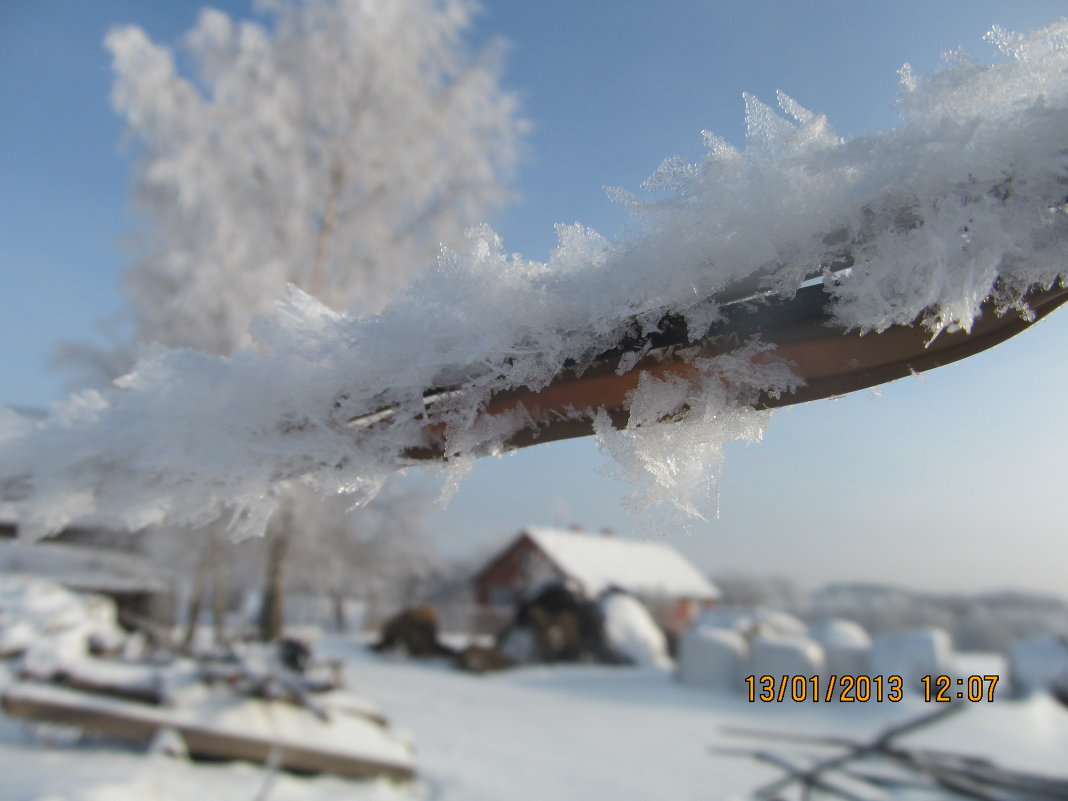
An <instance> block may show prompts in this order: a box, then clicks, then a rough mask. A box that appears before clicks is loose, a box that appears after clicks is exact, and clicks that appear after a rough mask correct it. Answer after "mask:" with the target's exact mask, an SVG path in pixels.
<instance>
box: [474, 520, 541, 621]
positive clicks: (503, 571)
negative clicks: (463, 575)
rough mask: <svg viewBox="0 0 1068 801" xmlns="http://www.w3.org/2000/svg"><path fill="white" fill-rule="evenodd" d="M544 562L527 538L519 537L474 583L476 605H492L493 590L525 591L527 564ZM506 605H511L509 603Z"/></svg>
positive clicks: (538, 551)
mask: <svg viewBox="0 0 1068 801" xmlns="http://www.w3.org/2000/svg"><path fill="white" fill-rule="evenodd" d="M535 559H537V560H540V561H542V562H544V561H545V557H544V556H543V555H542V553H541V551H540V549H539V548H538V547H537V546H536V545H535V544H534V543H533V541H532V540H531V539H530V538H529V537H521V538H520V539H519V540H518V541H517V542H516V543H515V544H514V545H512V547H511V548H509V549H508V550H507V551H505V552H504V553H503V554H501V555H500V556H499V557H497V559H496V560H495V561H494V562H493V563H492V564H491V565H490V566H489V567H488V568H486V570H485V571H483V573H482V575H481V576H479V578H478V580H477V581H476V583H475V601H476V603H479V604H482V605H485V606H490V605H492V604H493V603H494V588H500V591H501V592H502V593H503V592H508V593H512V594H513V595H512V598H511V600H514V593H515V592H522V591H523V590H525V589H526V586H525V585H526V583H527V580H528V578H529V575H528V571H529V564H530V562H531V561H532V560H535ZM508 603H511V601H509V602H508Z"/></svg>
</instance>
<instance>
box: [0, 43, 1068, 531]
mask: <svg viewBox="0 0 1068 801" xmlns="http://www.w3.org/2000/svg"><path fill="white" fill-rule="evenodd" d="M992 39H993V41H994V43H995V44H996V45H997V46H998V47H999V48H1000V49H1001V50H1002V52H1003V54H1004V58H1003V60H1001V61H999V62H997V63H994V64H985V65H984V64H977V63H972V62H969V61H966V60H963V59H959V58H958V59H956V60H955V61H953V62H952V63H951V64H949V65H948V66H947V67H946V68H945V69H943V70H942V71H941V72H939V73H937V74H935V75H932V76H930V77H929V78H925V79H920V78H916V77H915V76H913V75H912V74H911V73H910V72H909V71H908V70H905V71H904V75H905V81H904V88H903V94H902V97H901V99H900V100H899V109H900V112H901V115H902V118H903V121H902V124H901V126H900V127H899V128H897V129H896V130H894V131H891V132H889V133H887V134H884V135H878V136H869V137H862V138H858V139H854V140H848V141H846V140H842V139H841V138H839V137H838V136H837V135H836V134H835V133H834V131H833V129H832V128H831V127H830V124H829V123H828V121H827V120H826V119H825V118H823V117H821V116H819V115H817V114H813V113H811V112H808V111H806V110H804V109H802V108H801V107H800V106H799V105H798V104H796V103H795V102H794V101H792V100H790V99H789V98H786V97H784V96H783V97H780V107H781V108H782V110H783V112H784V114H785V115H786V116H785V117H784V116H780V115H779V114H778V113H776V112H774V111H773V110H771V109H770V108H769V107H767V106H765V105H763V104H761V103H759V102H758V101H756V100H754V99H749V100H748V101H747V115H748V121H749V130H750V134H749V141H748V143H747V146H746V148H745V149H744V150H736V149H734V148H732V147H730V146H728V145H726V144H725V143H723V142H722V141H720V140H718V139H716V138H714V137H712V136H708V137H707V139H708V143H709V152H708V154H707V155H706V156H705V158H704V159H702V160H701V161H700V162H699V163H698V164H685V163H683V162H682V161H681V160H678V159H672V160H668V161H666V162H665V163H664V164H663V165H662V166H661V168H660V169H659V170H658V171H657V173H656V174H655V175H654V177H653V179H651V185H654V186H655V187H656V188H660V189H662V188H665V187H670V188H672V189H674V190H675V192H676V194H675V195H674V196H673V197H671V198H670V199H668V200H666V201H662V202H657V203H652V204H638V202H637V201H633V200H632V201H631V202H633V203H635V204H636V208H637V209H638V210H639V211H640V214H641V216H642V217H643V218H644V219H645V220H646V223H645V226H644V228H643V230H642V231H641V233H640V234H638V235H636V236H634V237H633V238H631V239H630V240H627V241H622V242H608V241H606V240H604V239H603V238H601V237H600V236H598V235H597V234H595V233H594V232H591V231H588V230H586V229H584V228H582V227H581V226H572V227H561V228H560V245H559V247H558V248H557V249H556V250H555V251H554V252H553V253H552V255H551V257H550V258H549V260H548V262H546V263H539V262H532V261H526V260H523V259H520V258H517V257H513V256H509V255H507V254H506V252H505V250H504V247H503V245H502V243H501V242H500V241H499V239H498V238H497V237H496V235H494V234H493V233H492V231H489V230H488V229H486V228H481V229H475V230H474V231H473V232H472V234H471V236H470V241H469V243H468V245H467V246H466V248H465V249H460V250H456V249H454V250H446V251H444V252H443V253H442V255H441V256H440V258H439V259H438V262H437V265H436V266H435V267H434V268H433V269H432V270H430V271H429V272H428V273H427V274H425V275H424V276H422V277H421V278H420V279H419V280H418V281H416V283H415V284H414V285H413V286H412V287H411V288H410V289H409V290H408V291H406V292H405V293H404V294H402V295H400V296H398V297H397V298H395V300H394V301H393V302H392V303H391V304H390V305H389V306H388V307H387V308H386V309H384V310H383V311H382V313H381V314H379V315H377V316H360V315H357V314H345V313H340V312H336V311H333V310H331V309H330V308H328V307H326V306H324V305H323V304H321V303H319V302H318V301H316V300H315V299H313V298H311V297H310V296H308V295H306V294H304V293H302V292H300V291H298V290H293V291H292V292H291V295H290V297H289V299H288V300H287V301H285V302H284V303H282V304H281V305H280V306H279V307H278V308H277V310H276V311H275V312H274V313H273V314H271V315H269V316H263V317H259V318H257V319H256V320H255V321H254V323H253V325H252V326H251V328H250V336H251V338H252V341H253V342H254V343H255V347H254V348H250V349H245V350H240V351H237V352H235V353H234V354H233V355H232V356H229V357H221V356H212V355H207V354H204V353H199V352H196V351H192V350H183V349H179V350H163V349H160V350H157V351H156V352H154V353H152V354H149V355H147V356H146V357H145V358H144V359H142V361H141V362H139V363H138V365H137V366H136V368H135V369H134V370H133V371H132V372H131V373H130V374H129V375H127V376H125V377H123V378H122V379H120V380H119V381H118V382H116V384H115V386H114V387H112V388H110V389H108V390H106V391H101V392H91V393H86V394H83V395H80V396H76V397H75V398H72V399H71V400H70V401H68V402H67V403H66V404H63V405H61V406H59V407H57V408H56V409H55V410H54V413H53V415H52V416H51V417H50V418H49V419H47V420H45V421H40V422H32V421H22V420H18V419H15V418H14V417H13V416H12V415H9V416H8V419H7V421H6V424H5V427H4V428H3V429H2V430H3V432H4V433H3V434H2V435H0V436H2V440H0V441H2V452H0V453H2V455H0V460H2V461H0V476H2V477H3V481H4V486H5V487H6V488H7V489H6V490H5V492H6V493H7V495H8V496H9V498H11V499H13V500H14V502H15V503H16V505H17V506H18V509H19V513H20V516H21V517H22V519H23V520H24V521H26V522H27V523H29V524H31V525H33V526H36V528H37V530H53V529H55V528H58V527H59V526H62V525H64V524H65V523H66V522H68V521H70V520H73V519H76V518H95V519H99V520H104V521H108V522H115V521H121V522H122V523H124V524H126V525H129V526H134V527H138V526H142V525H146V524H148V523H154V522H157V521H160V520H164V519H181V520H198V519H205V518H207V517H210V516H212V515H214V514H216V513H217V511H218V509H219V508H221V507H223V506H226V507H231V508H237V509H239V510H241V512H240V514H239V515H238V516H237V518H236V520H235V525H236V526H237V527H239V528H247V529H250V530H255V529H258V528H261V527H262V524H263V521H264V520H265V519H266V518H267V516H269V513H270V510H271V508H272V504H273V501H272V494H271V493H272V488H273V487H275V486H276V485H277V484H278V483H279V482H307V483H312V484H314V485H315V486H317V487H319V488H320V490H321V491H323V492H327V493H333V492H347V493H353V494H354V496H355V498H356V499H357V500H360V499H366V498H369V497H371V496H373V494H374V492H375V491H376V489H377V488H378V487H379V486H380V485H381V483H382V482H383V481H384V480H385V478H386V477H387V476H388V475H390V474H391V473H392V472H394V471H395V470H397V469H398V468H400V467H403V466H405V465H406V464H409V463H410V462H409V460H408V458H407V457H406V454H408V453H410V452H411V450H412V449H418V448H420V447H423V446H425V445H426V437H427V436H428V433H427V426H426V423H427V405H426V400H425V397H424V396H425V395H426V394H427V393H428V392H430V391H431V390H434V389H438V388H442V387H449V388H453V390H455V391H454V392H453V393H452V394H449V395H447V396H444V395H443V396H440V397H439V402H437V403H436V405H435V410H434V424H435V426H436V429H435V430H436V436H440V437H442V438H443V440H444V442H445V443H446V447H445V453H446V454H447V456H448V459H449V463H450V464H451V465H452V466H453V467H454V468H455V469H456V470H459V471H461V472H462V470H463V469H464V467H465V465H467V464H469V462H470V460H471V459H473V458H476V457H478V456H481V455H484V454H486V453H493V452H495V451H497V450H499V449H500V448H501V447H502V446H503V443H504V442H506V441H507V440H508V438H509V437H510V436H512V434H514V432H515V430H516V428H517V427H519V426H522V425H524V420H523V419H522V410H520V409H517V410H515V411H514V412H513V413H511V414H510V415H506V416H502V417H497V418H493V417H489V418H488V417H486V416H485V415H483V414H481V413H480V412H481V410H482V409H484V408H485V407H486V405H487V403H488V402H489V400H490V399H491V398H492V397H493V396H494V395H495V394H496V393H501V392H507V391H509V390H513V389H516V388H519V387H526V388H528V389H530V390H532V391H537V390H539V389H541V388H543V387H545V386H547V385H548V384H550V382H551V381H552V380H553V378H554V376H555V375H556V374H557V373H558V371H559V370H560V369H561V367H562V366H563V365H565V364H578V365H581V364H583V363H584V360H587V359H589V358H590V357H591V356H592V355H594V354H597V353H602V352H605V351H608V350H610V349H611V348H613V347H614V346H615V345H616V344H617V343H618V338H619V336H620V331H621V326H623V325H624V324H625V323H627V322H628V321H630V323H634V322H635V321H636V322H637V323H638V324H641V323H642V322H643V321H644V323H645V324H648V325H653V324H655V323H656V321H657V320H659V319H662V318H663V316H664V314H665V313H667V312H674V313H676V314H677V315H680V316H682V317H683V318H685V319H686V320H687V322H688V325H689V328H690V330H693V331H700V330H704V329H705V328H707V326H708V324H709V323H710V322H711V321H712V320H714V319H716V317H717V315H718V314H719V310H718V309H717V307H716V305H715V304H714V303H711V302H702V303H695V300H701V299H709V298H715V297H716V295H717V292H720V291H722V290H723V289H724V288H725V287H727V286H729V285H732V284H733V283H735V282H737V281H739V280H742V279H744V278H746V277H747V276H752V275H754V274H760V275H761V276H762V281H763V282H764V283H765V284H766V285H768V286H771V287H774V288H776V290H777V291H778V292H781V293H783V294H787V295H788V294H790V293H791V292H793V291H795V290H796V289H797V288H798V287H799V286H800V285H801V284H802V282H804V281H805V280H806V279H807V278H808V277H809V276H811V275H813V274H819V273H820V272H821V270H824V269H828V268H829V266H830V263H831V262H833V261H834V260H836V259H840V258H842V257H843V254H845V255H847V256H848V258H849V260H850V264H851V265H852V266H851V267H850V269H849V270H848V271H847V272H844V273H842V272H840V273H839V274H838V279H837V281H836V282H835V283H834V284H833V287H831V291H832V292H833V296H834V301H833V304H832V308H831V313H832V315H833V316H834V317H835V318H836V319H837V320H838V321H839V322H840V323H841V324H843V325H845V326H848V327H855V328H859V329H862V330H865V331H881V330H884V329H886V328H887V327H889V326H891V325H895V324H905V325H912V324H917V325H925V326H927V327H928V328H929V330H930V331H931V332H932V334H934V333H937V332H938V331H940V330H943V329H952V328H956V327H960V328H964V329H967V328H968V327H969V326H970V325H971V324H972V322H973V320H974V318H975V316H976V314H977V313H978V310H979V308H980V305H981V304H982V303H983V302H984V300H985V299H987V298H990V297H992V296H993V297H994V298H995V300H996V302H997V303H998V304H999V305H1000V306H1001V307H1003V308H1011V307H1013V306H1020V305H1022V304H1023V300H1022V299H1023V297H1024V294H1025V293H1026V291H1027V290H1028V289H1029V288H1030V287H1033V286H1050V285H1052V284H1054V283H1055V282H1057V281H1059V280H1060V279H1061V277H1062V275H1063V274H1064V272H1065V263H1066V261H1065V257H1066V256H1068V227H1066V226H1068V221H1066V218H1065V214H1064V201H1065V193H1066V186H1068V175H1066V171H1065V167H1066V159H1065V153H1066V151H1068V135H1066V133H1065V132H1066V131H1068V23H1065V22H1062V23H1057V24H1055V25H1053V26H1051V27H1049V28H1047V29H1045V30H1043V31H1039V32H1037V33H1035V34H1032V35H1030V36H1027V37H1016V36H1010V35H1008V34H1005V33H1003V32H997V33H995V34H993V35H992ZM750 347H753V346H750ZM741 355H746V352H745V351H743V352H742V354H741ZM737 357H738V354H735V356H734V358H737ZM747 363H748V362H747ZM728 365H729V363H728V362H723V361H721V362H717V363H714V364H708V365H706V367H707V368H708V369H707V370H706V371H705V372H706V374H707V375H708V376H709V378H708V380H707V381H705V382H703V383H702V382H698V384H697V385H692V386H690V387H687V388H685V389H686V392H687V393H692V394H688V395H687V396H686V397H685V398H679V397H676V396H677V395H678V393H679V391H680V388H679V387H678V386H674V385H666V386H665V385H662V384H657V382H653V381H647V382H645V385H643V386H641V387H639V389H638V390H637V392H636V393H635V395H634V396H633V398H632V409H646V410H648V414H644V413H643V414H639V415H637V417H636V418H635V419H633V420H632V425H631V427H630V429H629V430H628V431H625V432H623V434H622V435H617V434H616V433H613V432H612V431H611V430H610V429H609V428H608V427H604V426H601V431H600V433H601V438H602V442H603V444H604V446H605V447H606V448H607V449H608V450H609V451H611V452H612V453H613V455H616V456H617V458H618V459H619V460H620V461H621V462H622V467H623V469H624V472H627V473H631V474H636V475H641V476H646V477H647V479H648V481H649V482H650V483H649V486H648V487H646V488H645V490H644V493H645V494H644V495H643V497H644V498H645V499H646V500H649V499H651V500H653V501H660V500H674V501H676V502H678V503H681V504H683V505H685V504H687V503H690V502H691V500H692V499H689V498H688V494H689V493H691V491H692V490H694V489H695V488H698V487H700V486H708V485H709V483H710V482H709V481H708V480H704V479H702V478H701V477H702V475H705V474H704V473H703V472H702V471H704V470H706V469H707V466H708V464H709V456H714V455H715V454H716V453H717V452H718V447H719V445H720V444H722V442H723V441H725V440H726V439H729V438H733V437H745V438H754V437H759V435H760V431H761V421H760V420H759V419H757V418H756V417H754V416H753V415H754V413H753V412H752V410H751V409H750V407H749V405H748V403H749V401H748V400H747V398H750V397H751V393H752V392H753V391H760V390H767V389H768V388H769V387H780V388H781V389H782V390H783V391H788V388H789V386H788V385H789V379H788V376H784V375H783V374H782V373H781V372H778V371H775V370H771V371H767V370H764V371H761V370H759V369H753V370H739V369H735V368H732V372H731V378H730V380H729V381H727V382H723V381H720V380H718V379H717V378H716V375H717V373H719V374H722V373H723V371H724V370H725V369H726V367H727V366H728ZM725 387H726V389H725ZM728 390H729V391H728ZM683 406H685V408H686V409H689V410H697V412H698V413H696V414H685V415H673V412H672V410H673V409H677V408H681V407H683ZM382 410H388V414H387V413H381V414H380V412H381V411H382ZM575 413H576V414H588V415H592V416H596V414H597V410H596V409H587V410H582V409H576V410H575ZM374 414H378V415H379V416H378V417H376V418H375V422H374V425H370V426H363V427H355V428H354V427H352V426H350V425H348V423H349V421H350V420H352V419H353V418H355V417H357V416H360V415H374ZM632 416H633V415H632ZM665 416H667V417H672V416H676V417H683V418H684V419H683V420H682V422H672V423H667V422H662V420H663V418H664V417H665ZM665 425H675V426H683V428H679V429H676V433H677V435H675V436H661V433H660V432H661V429H660V427H661V426H665ZM624 446H625V447H624ZM641 480H646V479H641ZM712 483H714V482H712ZM676 489H677V490H679V491H678V492H676ZM643 502H644V501H641V500H639V501H637V503H638V504H639V505H641V503H643Z"/></svg>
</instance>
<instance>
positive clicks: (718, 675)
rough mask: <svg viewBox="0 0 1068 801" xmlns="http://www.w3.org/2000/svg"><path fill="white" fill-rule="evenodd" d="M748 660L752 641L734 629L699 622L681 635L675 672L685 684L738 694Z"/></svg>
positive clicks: (745, 673)
mask: <svg viewBox="0 0 1068 801" xmlns="http://www.w3.org/2000/svg"><path fill="white" fill-rule="evenodd" d="M748 662H749V644H748V643H747V642H746V639H745V637H744V636H742V634H741V633H739V632H737V631H735V630H733V629H722V628H713V627H711V626H701V625H696V626H691V627H690V628H688V629H687V630H686V631H684V632H683V633H682V636H681V637H679V655H678V669H677V673H676V675H677V676H678V679H679V681H680V682H682V683H683V684H688V685H690V686H693V687H707V688H708V689H710V690H716V691H718V692H725V693H737V692H739V691H740V690H741V688H742V680H743V679H744V677H745V676H746V675H748V674H747V672H746V670H747V666H748Z"/></svg>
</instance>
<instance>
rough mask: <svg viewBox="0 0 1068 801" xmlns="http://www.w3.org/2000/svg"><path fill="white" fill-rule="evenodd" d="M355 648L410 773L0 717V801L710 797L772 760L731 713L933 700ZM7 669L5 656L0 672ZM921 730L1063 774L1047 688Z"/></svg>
mask: <svg viewBox="0 0 1068 801" xmlns="http://www.w3.org/2000/svg"><path fill="white" fill-rule="evenodd" d="M324 645H325V650H326V651H328V652H330V653H332V654H334V655H343V656H344V657H345V658H346V659H348V660H349V661H348V664H349V667H348V678H349V681H350V685H351V687H352V689H353V690H355V691H356V692H360V693H363V694H366V695H368V696H369V697H371V698H373V699H375V700H376V701H378V702H379V703H380V704H381V706H382V708H383V709H384V710H385V711H386V713H387V714H388V715H389V716H390V717H391V719H392V721H393V723H394V726H396V727H398V728H403V729H406V730H408V731H410V732H411V734H412V735H413V736H414V738H415V740H416V744H417V748H418V756H417V764H418V766H419V770H420V775H421V778H420V780H419V781H418V782H416V783H415V784H413V785H407V786H402V785H393V784H391V783H388V782H370V783H369V782H362V783H361V782H350V781H346V780H341V779H336V778H330V777H314V778H301V777H294V776H289V775H278V776H275V777H273V778H272V777H271V776H270V774H269V772H267V771H265V770H264V769H263V768H261V767H257V766H251V765H245V764H220V765H203V764H197V765H192V764H189V763H187V762H184V761H181V760H176V759H172V758H169V757H164V756H145V755H143V754H141V753H139V752H138V751H136V750H133V749H129V748H124V747H123V746H121V745H116V744H115V743H113V742H108V741H102V740H97V741H89V742H84V743H77V742H74V741H71V740H70V738H69V737H64V736H62V733H59V732H49V731H47V730H42V729H40V728H36V729H35V728H33V727H29V726H27V725H25V724H23V723H20V722H17V721H14V720H11V719H8V718H3V717H0V776H2V777H3V778H2V780H0V785H2V791H0V795H2V797H3V798H4V799H5V801H128V800H129V801H133V799H138V801H140V800H141V799H165V800H166V801H192V800H193V799H196V801H201V799H203V798H205V797H211V798H227V799H234V801H238V800H241V801H243V800H244V799H248V801H254V800H255V801H260V800H261V799H264V800H265V799H267V798H270V799H272V801H297V799H300V800H301V801H319V800H320V799H337V798H345V799H352V800H353V801H401V800H405V801H431V800H433V801H461V800H462V801H528V799H529V800H530V801H533V799H538V801H544V800H545V799H554V801H567V800H568V799H576V801H578V800H580V799H581V800H582V801H593V800H596V799H606V800H607V801H617V800H619V799H653V798H656V799H679V800H681V799H694V801H697V799H700V801H711V800H712V799H722V798H731V797H737V796H740V795H743V794H744V793H745V791H746V790H748V789H750V788H752V787H754V786H755V785H756V784H758V783H759V782H760V781H761V780H763V779H764V778H770V777H772V776H774V775H776V772H775V771H774V770H773V769H771V768H768V767H764V766H760V765H758V764H756V763H755V762H752V761H749V760H746V759H738V758H733V757H725V756H717V755H713V754H711V753H710V752H709V747H710V746H711V745H713V744H735V745H742V744H744V745H751V744H752V742H751V741H743V740H738V739H732V738H731V737H730V736H729V735H726V734H724V733H723V732H722V729H723V727H725V726H730V725H744V726H759V727H767V728H780V729H789V730H796V731H806V732H814V731H818V732H821V733H829V734H840V735H843V734H844V735H855V736H867V735H870V734H872V733H874V732H876V731H878V730H880V729H881V728H882V727H883V726H885V725H887V724H888V723H890V722H893V721H898V720H902V719H905V718H908V717H912V716H915V715H917V714H922V713H923V712H924V711H925V710H929V709H930V708H931V706H930V705H926V706H925V705H924V704H923V703H922V701H919V700H918V699H914V700H912V701H906V702H904V703H901V704H889V703H887V704H882V705H875V704H870V705H859V704H850V705H847V704H832V705H826V704H820V705H814V704H809V705H794V704H787V705H777V704H749V703H747V702H746V701H744V700H743V699H741V698H724V697H721V696H715V695H713V694H711V693H708V692H706V691H703V690H699V689H692V688H686V687H682V686H680V685H678V684H676V683H675V682H674V681H673V680H672V679H671V678H670V675H669V674H664V673H661V672H659V671H656V670H638V669H628V668H596V667H579V666H574V667H556V668H535V669H527V670H519V671H514V672H511V673H505V674H499V675H495V676H490V677H478V676H471V675H466V674H460V673H457V672H453V671H452V670H450V669H448V668H445V667H443V666H441V665H432V664H429V665H428V664H420V663H415V662H408V661H394V660H383V659H380V658H379V657H377V656H375V655H373V654H370V653H368V652H367V651H366V650H364V648H363V647H362V646H361V645H358V644H355V643H349V642H343V641H334V642H329V643H325V644H324ZM9 680H10V670H9V667H3V666H0V683H6V682H7V681H9ZM913 739H914V740H922V742H923V744H925V745H929V746H937V747H939V748H946V749H954V750H965V751H968V752H978V753H988V754H990V755H992V756H997V757H998V759H999V761H1001V762H1003V763H1005V764H1008V765H1012V766H1016V767H1025V768H1031V769H1036V770H1037V769H1044V770H1045V771H1046V772H1049V773H1054V772H1061V773H1063V772H1065V771H1064V767H1063V764H1064V754H1066V753H1068V710H1065V709H1063V708H1061V707H1058V706H1056V705H1055V704H1054V702H1052V701H1050V700H1049V699H1046V698H1038V699H1033V700H1031V701H1028V702H1010V701H999V702H996V703H994V704H986V703H980V704H973V705H970V706H969V707H968V708H967V709H965V710H964V711H963V712H962V713H961V714H960V715H958V716H956V717H955V718H953V719H950V720H948V721H945V722H943V723H940V724H938V725H937V728H932V729H930V730H928V731H927V732H924V733H921V734H918V735H916V736H915V737H914V738H913Z"/></svg>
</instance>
